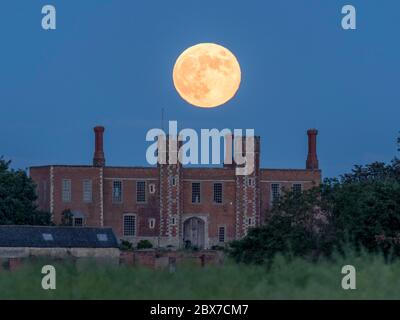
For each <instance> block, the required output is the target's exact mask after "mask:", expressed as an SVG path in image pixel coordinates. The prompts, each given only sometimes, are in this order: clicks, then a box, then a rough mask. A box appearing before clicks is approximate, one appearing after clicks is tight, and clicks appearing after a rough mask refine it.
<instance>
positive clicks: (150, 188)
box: [149, 183, 156, 193]
mask: <svg viewBox="0 0 400 320" xmlns="http://www.w3.org/2000/svg"><path fill="white" fill-rule="evenodd" d="M149 192H150V193H155V192H156V185H155V184H154V183H150V184H149Z"/></svg>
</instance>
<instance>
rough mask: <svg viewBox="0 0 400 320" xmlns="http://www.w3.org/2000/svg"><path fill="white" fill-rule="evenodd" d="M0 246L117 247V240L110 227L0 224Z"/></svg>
mask: <svg viewBox="0 0 400 320" xmlns="http://www.w3.org/2000/svg"><path fill="white" fill-rule="evenodd" d="M46 239H47V240H46ZM0 247H3V248H4V247H35V248H117V247H118V241H117V239H116V237H115V235H114V232H113V231H112V229H111V228H87V227H47V226H4V225H1V226H0Z"/></svg>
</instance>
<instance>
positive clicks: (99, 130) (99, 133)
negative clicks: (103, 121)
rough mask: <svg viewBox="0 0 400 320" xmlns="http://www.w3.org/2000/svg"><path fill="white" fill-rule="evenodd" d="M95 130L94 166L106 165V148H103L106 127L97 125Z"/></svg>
mask: <svg viewBox="0 0 400 320" xmlns="http://www.w3.org/2000/svg"><path fill="white" fill-rule="evenodd" d="M93 130H94V136H95V146H94V147H95V149H94V156H93V166H95V167H104V166H105V165H106V159H105V158H104V150H103V133H104V127H102V126H96V127H94V129H93Z"/></svg>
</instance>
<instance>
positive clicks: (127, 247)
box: [119, 240, 133, 251]
mask: <svg viewBox="0 0 400 320" xmlns="http://www.w3.org/2000/svg"><path fill="white" fill-rule="evenodd" d="M132 248H133V244H132V243H130V242H129V241H126V240H122V241H121V244H120V245H119V249H120V250H122V251H129V250H132Z"/></svg>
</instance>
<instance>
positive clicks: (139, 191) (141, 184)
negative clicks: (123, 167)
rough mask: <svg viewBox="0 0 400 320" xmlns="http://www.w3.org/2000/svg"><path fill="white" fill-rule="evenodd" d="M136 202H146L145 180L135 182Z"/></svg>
mask: <svg viewBox="0 0 400 320" xmlns="http://www.w3.org/2000/svg"><path fill="white" fill-rule="evenodd" d="M136 202H142V203H143V202H146V181H138V182H136Z"/></svg>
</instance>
